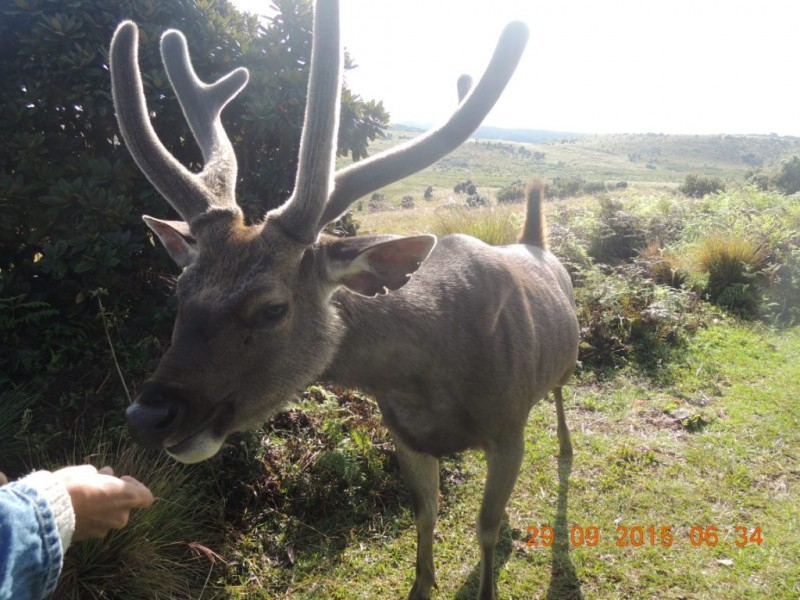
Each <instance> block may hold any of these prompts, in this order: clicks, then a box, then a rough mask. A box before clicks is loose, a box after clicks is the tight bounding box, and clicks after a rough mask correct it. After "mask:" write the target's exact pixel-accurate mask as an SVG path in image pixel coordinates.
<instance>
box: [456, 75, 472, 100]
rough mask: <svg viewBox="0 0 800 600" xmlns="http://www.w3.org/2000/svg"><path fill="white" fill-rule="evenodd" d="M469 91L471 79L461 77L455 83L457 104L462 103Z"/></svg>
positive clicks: (466, 76)
mask: <svg viewBox="0 0 800 600" xmlns="http://www.w3.org/2000/svg"><path fill="white" fill-rule="evenodd" d="M470 89H472V77H470V76H469V75H462V76H461V77H459V78H458V81H456V91H457V92H458V102H459V104H460V103H461V102H463V101H464V98H465V97H466V96H467V94H469V91H470Z"/></svg>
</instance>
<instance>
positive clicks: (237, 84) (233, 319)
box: [110, 0, 527, 462]
mask: <svg viewBox="0 0 800 600" xmlns="http://www.w3.org/2000/svg"><path fill="white" fill-rule="evenodd" d="M338 13H339V7H338V2H337V1H336V0H318V2H317V4H316V8H315V17H314V38H313V40H314V41H313V55H312V61H311V75H310V80H309V87H308V101H307V106H306V112H305V121H304V126H303V133H302V138H301V146H300V157H299V165H298V171H297V179H296V184H295V188H294V192H293V193H292V195H291V197H290V198H289V199H288V200H287V201H286V202H285V203H284V204H283V205H282V206H280V207H279V208H277V209H275V210H273V211H270V212H269V213H267V215H266V217H265V219H264V220H263V222H261V223H258V224H255V225H246V224H245V223H244V219H243V216H242V211H241V209H240V208H239V206H238V205H237V204H236V200H235V195H234V192H235V187H236V158H235V155H234V151H233V147H232V145H231V142H230V140H229V139H228V137H227V135H226V133H225V130H224V129H223V126H222V123H221V120H220V113H221V111H222V109H223V108H224V107H225V106H226V105H227V104H228V102H230V101H231V100H232V99H233V98H234V97H235V96H236V95H237V94H238V93H239V92H240V91H241V90H242V88H243V87H244V86H245V85H246V84H247V79H248V74H247V71H246V70H245V69H241V68H240V69H237V70H235V71H233V72H231V73H230V74H228V75H227V76H225V77H223V78H222V79H220V80H218V81H216V82H215V83H213V84H210V85H209V84H205V83H203V82H202V81H200V79H199V78H198V77H197V75H196V74H195V72H194V69H193V68H192V65H191V61H190V58H189V53H188V49H187V44H186V39H185V38H184V37H183V35H182V34H181V33H180V32H178V31H174V30H172V31H168V32H166V33H165V34H164V35H163V37H162V39H161V54H162V58H163V61H164V65H165V67H166V70H167V74H168V76H169V79H170V82H171V83H172V86H173V88H174V89H175V92H176V95H177V97H178V100H179V102H180V104H181V107H182V109H183V113H184V116H185V117H186V119H187V121H188V123H189V125H190V127H191V130H192V133H193V134H194V137H195V139H196V141H197V143H198V144H199V146H200V149H201V151H202V154H203V159H204V163H205V167H204V169H203V171H202V172H200V173H192V172H191V171H189V170H188V169H187V168H185V167H184V166H183V165H181V164H180V163H178V162H177V161H176V160H175V158H174V157H173V156H172V155H171V154H170V153H169V152H168V151H167V150H166V148H165V147H164V146H163V144H162V143H161V141H160V140H159V139H158V137H157V135H156V133H155V131H154V130H153V127H152V125H151V123H150V119H149V116H148V110H147V107H146V105H145V98H144V93H143V89H142V81H141V76H140V74H139V70H138V66H137V35H138V34H137V27H136V25H135V24H134V23H132V22H129V21H128V22H124V23H122V24H121V25H120V26H119V27H118V28H117V31H116V32H115V34H114V37H113V39H112V42H111V61H110V62H111V74H112V88H113V96H114V105H115V108H116V111H117V119H118V121H119V125H120V129H121V131H122V136H123V138H124V139H125V142H126V144H127V146H128V148H129V149H130V151H131V154H132V155H133V157H134V159H135V160H136V162H137V164H138V165H139V167H140V168H141V169H142V171H143V172H144V173H145V175H146V176H147V177H148V179H149V180H150V181H151V182H152V184H153V185H154V186H155V187H156V188H157V189H158V191H159V192H160V193H161V194H162V195H163V196H164V197H165V198H166V199H167V201H168V202H169V203H170V204H171V205H172V207H173V208H174V209H175V210H176V211H177V212H178V214H179V215H180V216H181V218H182V219H183V220H182V221H164V220H160V219H155V218H153V217H148V216H145V217H144V219H145V222H146V223H147V225H148V226H149V227H150V228H151V229H152V230H153V232H154V233H155V234H156V236H158V238H159V240H160V241H161V242H162V244H163V245H164V247H165V248H166V250H167V252H168V253H169V254H170V256H171V257H172V259H173V260H174V261H175V262H176V263H177V264H178V266H180V267H182V268H183V272H182V274H181V275H180V277H179V278H178V283H177V295H178V306H179V308H178V316H177V319H176V321H175V329H174V332H173V337H172V345H171V347H170V349H169V350H168V351H167V353H166V354H165V355H164V357H163V358H162V360H161V362H160V364H159V365H158V368H157V369H156V372H155V373H154V374H153V376H152V378H151V379H150V380H148V381H147V382H146V383H145V384H144V385H143V386H142V389H141V391H140V393H139V395H138V397H137V398H136V400H135V401H134V403H133V404H132V405H131V406H130V407H129V408H128V411H127V419H128V425H129V428H130V431H131V434H132V436H133V438H134V440H136V441H137V442H139V443H141V444H143V445H145V446H149V447H159V448H160V447H163V448H165V449H166V450H167V451H168V452H169V453H170V454H171V455H172V456H174V457H175V458H176V459H178V460H180V461H182V462H198V461H201V460H204V459H206V458H209V457H211V456H213V455H214V454H215V453H216V452H217V451H218V450H219V448H220V447H221V445H222V443H223V442H224V440H225V438H226V437H227V436H228V435H229V434H230V433H232V432H234V431H241V430H244V429H247V428H249V427H253V426H257V425H258V424H260V423H262V422H263V421H264V420H265V419H266V418H267V417H268V416H269V415H270V414H272V413H273V412H274V411H275V410H277V408H279V407H280V406H281V404H283V403H284V402H285V401H286V400H287V399H289V398H290V397H291V396H292V395H293V394H294V393H295V392H296V391H298V390H300V389H302V388H303V387H304V386H305V385H307V384H308V383H310V382H312V381H313V380H314V378H315V377H317V376H318V375H319V374H320V373H321V372H322V371H323V370H324V369H325V367H326V366H327V365H328V364H329V362H330V361H331V359H332V358H333V356H334V353H335V351H336V348H337V345H338V343H339V340H340V338H341V334H342V332H341V325H340V323H339V320H338V317H337V313H336V311H335V310H334V308H333V307H332V306H331V303H330V300H331V297H332V295H333V293H334V292H335V291H337V290H338V289H340V288H342V287H346V288H348V289H349V290H351V291H352V292H354V293H357V294H363V295H365V296H374V295H377V294H382V293H385V292H386V291H387V290H396V289H398V288H400V287H402V286H403V285H404V284H405V283H406V282H407V281H408V280H409V278H410V275H411V274H412V273H414V271H416V270H417V269H418V268H419V266H420V264H421V263H422V262H423V261H424V260H425V258H426V257H427V256H428V254H429V253H430V251H431V249H432V248H433V246H434V244H435V243H436V240H435V238H434V237H432V236H427V235H423V236H414V237H397V236H366V237H361V238H349V239H341V240H339V239H331V238H327V237H325V236H320V232H321V231H322V229H323V227H324V226H325V225H326V224H327V223H328V222H330V221H333V220H335V219H336V218H338V217H339V215H341V214H342V213H343V212H344V211H345V210H346V209H347V207H348V206H349V205H350V203H351V202H353V201H354V200H356V199H358V198H360V197H362V196H364V195H365V194H368V193H370V192H372V191H374V190H376V189H379V188H380V187H383V186H384V185H387V184H388V183H391V182H392V181H396V180H398V179H400V178H402V177H405V176H407V175H409V174H411V173H414V172H416V171H418V170H421V169H423V168H425V167H426V166H428V165H430V164H432V163H433V162H435V161H436V160H438V159H439V158H441V157H442V156H444V155H445V154H447V153H448V152H450V151H451V150H452V149H454V148H455V147H457V146H458V145H460V144H461V143H462V142H463V141H464V140H465V139H466V138H467V137H468V136H469V135H470V134H471V133H472V132H473V131H474V130H475V129H476V128H477V127H478V125H479V124H480V122H481V121H482V120H483V117H484V116H485V115H486V113H488V111H489V110H490V109H491V107H492V106H493V105H494V103H495V101H496V100H497V98H498V97H499V95H500V93H501V92H502V90H503V88H504V87H505V84H506V83H507V82H508V79H509V78H510V77H511V74H512V73H513V71H514V68H515V67H516V64H517V62H518V60H519V57H520V56H521V53H522V50H523V48H524V46H525V43H526V41H527V29H526V28H525V26H524V25H522V24H521V23H512V24H511V25H509V26H508V27H507V28H506V30H505V31H504V32H503V35H502V37H501V39H500V42H499V44H498V47H497V50H496V52H495V55H494V57H493V59H492V61H491V63H490V65H489V67H488V68H487V71H486V74H485V75H484V76H483V78H482V79H481V81H479V83H478V84H477V85H476V86H475V87H474V89H472V90H471V92H470V93H469V94H466V95H465V97H464V99H463V100H462V102H461V103H460V105H459V107H458V109H457V110H456V111H455V113H454V114H453V116H452V117H451V118H450V120H449V121H448V122H447V123H445V124H444V125H443V126H441V127H439V128H438V129H435V130H432V131H431V132H429V133H428V134H426V135H424V136H421V137H419V138H416V139H415V140H412V141H411V142H410V143H409V144H407V145H405V146H403V147H400V148H399V149H396V150H393V151H390V152H387V153H384V154H380V155H377V156H374V157H372V158H370V159H368V160H365V161H362V162H360V163H357V164H355V165H353V166H351V167H348V168H346V169H343V170H341V171H339V172H337V173H334V161H335V156H336V141H337V127H338V122H339V101H340V90H341V64H342V60H341V55H342V53H341V49H340V44H339V14H338ZM461 87H462V89H463V88H464V86H463V82H462V86H461ZM466 87H467V88H468V87H469V86H466Z"/></svg>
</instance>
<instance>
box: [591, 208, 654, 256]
mask: <svg viewBox="0 0 800 600" xmlns="http://www.w3.org/2000/svg"><path fill="white" fill-rule="evenodd" d="M645 244H646V232H645V230H644V228H643V221H642V219H641V218H640V217H639V216H637V215H635V214H633V213H631V212H627V211H625V210H624V207H623V205H622V202H620V201H618V200H611V199H609V198H601V199H600V201H599V210H598V212H597V222H596V225H595V229H594V231H593V232H592V235H591V239H590V241H589V247H588V249H587V251H588V253H589V256H591V257H592V258H594V259H595V260H596V261H597V262H601V263H617V262H620V261H625V260H628V259H630V258H633V257H634V256H636V253H637V251H638V250H639V249H641V248H642V247H644V246H645Z"/></svg>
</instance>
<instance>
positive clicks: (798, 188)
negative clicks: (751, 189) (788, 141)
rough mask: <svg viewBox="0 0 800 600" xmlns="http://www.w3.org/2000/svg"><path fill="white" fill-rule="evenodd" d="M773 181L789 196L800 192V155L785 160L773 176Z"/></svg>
mask: <svg viewBox="0 0 800 600" xmlns="http://www.w3.org/2000/svg"><path fill="white" fill-rule="evenodd" d="M772 182H773V184H774V185H775V187H776V188H777V189H779V190H780V191H781V192H783V193H784V194H786V195H787V196H789V195H791V194H795V193H797V192H800V156H793V157H792V158H790V159H788V160H785V161H783V162H782V163H781V165H780V167H778V170H777V171H776V173H775V175H774V176H773V177H772Z"/></svg>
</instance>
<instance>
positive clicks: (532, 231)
mask: <svg viewBox="0 0 800 600" xmlns="http://www.w3.org/2000/svg"><path fill="white" fill-rule="evenodd" d="M525 199H526V201H527V204H528V206H527V210H526V211H525V224H524V225H523V226H522V233H521V234H520V236H519V243H520V244H529V245H531V246H538V247H539V248H543V249H545V250H546V249H547V234H546V232H545V218H544V212H543V211H542V201H543V200H544V183H542V182H541V181H540V180H538V179H533V180H531V181H530V182H528V185H527V187H526V189H525Z"/></svg>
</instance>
